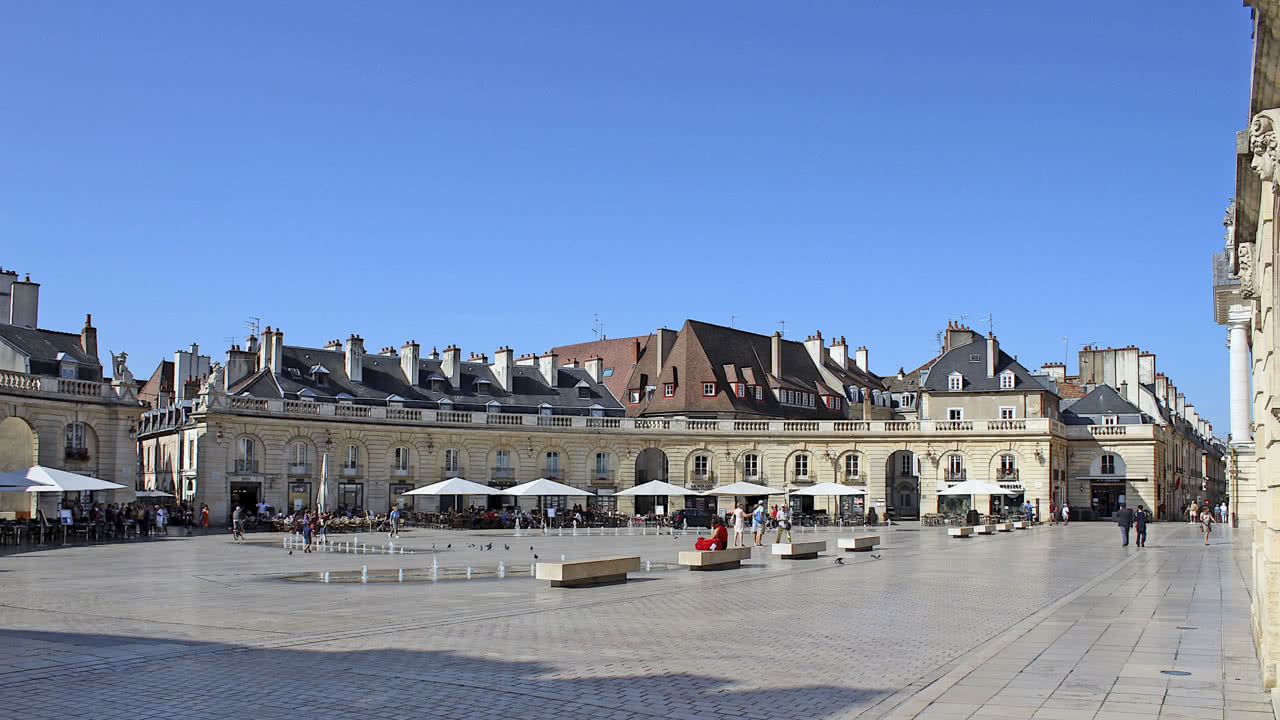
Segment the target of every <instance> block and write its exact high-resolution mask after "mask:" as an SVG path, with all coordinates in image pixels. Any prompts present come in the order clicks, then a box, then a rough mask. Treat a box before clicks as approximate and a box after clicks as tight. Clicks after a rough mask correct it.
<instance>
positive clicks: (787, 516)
mask: <svg viewBox="0 0 1280 720" xmlns="http://www.w3.org/2000/svg"><path fill="white" fill-rule="evenodd" d="M784 532H785V533H786V534H787V542H791V508H789V507H787V506H786V505H785V504H784V505H783V506H782V507H780V508H778V533H777V537H775V538H774V539H773V542H774V543H775V544H776V543H780V542H782V533H784Z"/></svg>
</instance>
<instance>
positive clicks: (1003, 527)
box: [996, 522, 1013, 532]
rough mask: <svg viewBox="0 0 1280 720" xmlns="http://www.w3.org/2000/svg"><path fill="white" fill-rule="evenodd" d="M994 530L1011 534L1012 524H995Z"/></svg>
mask: <svg viewBox="0 0 1280 720" xmlns="http://www.w3.org/2000/svg"><path fill="white" fill-rule="evenodd" d="M996 530H998V531H1000V532H1013V523H1011V522H1002V523H996Z"/></svg>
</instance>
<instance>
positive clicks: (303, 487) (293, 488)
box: [283, 480, 311, 513]
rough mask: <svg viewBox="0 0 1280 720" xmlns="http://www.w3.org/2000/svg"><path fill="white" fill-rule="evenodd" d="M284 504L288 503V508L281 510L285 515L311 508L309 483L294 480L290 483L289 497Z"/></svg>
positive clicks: (308, 481)
mask: <svg viewBox="0 0 1280 720" xmlns="http://www.w3.org/2000/svg"><path fill="white" fill-rule="evenodd" d="M286 502H288V507H287V508H283V511H284V512H286V513H296V512H301V511H303V510H305V509H307V508H309V507H311V481H310V480H294V481H292V482H290V483H289V495H288V498H287V499H286Z"/></svg>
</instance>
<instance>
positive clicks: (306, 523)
mask: <svg viewBox="0 0 1280 720" xmlns="http://www.w3.org/2000/svg"><path fill="white" fill-rule="evenodd" d="M302 552H304V553H309V552H311V513H307V514H305V515H303V516H302Z"/></svg>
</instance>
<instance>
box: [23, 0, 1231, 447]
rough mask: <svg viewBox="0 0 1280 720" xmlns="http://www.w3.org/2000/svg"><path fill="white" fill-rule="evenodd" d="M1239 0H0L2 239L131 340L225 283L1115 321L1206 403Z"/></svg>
mask: <svg viewBox="0 0 1280 720" xmlns="http://www.w3.org/2000/svg"><path fill="white" fill-rule="evenodd" d="M1238 5H1239V3H1230V2H1228V3H1216V2H1204V1H1203V0H1183V1H1181V2H1168V3H1161V4H1160V5H1159V7H1158V8H1155V7H1153V6H1151V5H1150V4H1146V5H1144V4H1142V3H1125V2H1115V1H1114V0H1096V1H1094V2H1071V3H1050V2H1025V0H1016V1H1015V0H1003V1H999V2H982V3H957V2H953V1H952V0H945V1H943V0H932V1H928V2H912V3H902V2H869V1H867V2H845V3H778V2H743V1H741V0H734V1H733V2H697V3H688V2H643V3H641V2H632V3H613V2H610V3H601V2H579V3H568V2H539V3H531V2H511V3H504V2H485V3H425V2H403V3H400V2H379V3H372V4H370V3H364V4H356V3H348V2H315V1H310V0H308V1H307V2H267V3H260V2H224V3H201V4H195V3H170V2H163V3H159V2H158V3H141V2H120V3H88V2H16V1H13V0H10V1H9V2H5V3H3V5H0V66H2V67H4V68H5V70H4V71H3V72H2V73H0V97H2V98H3V101H2V102H3V105H4V108H3V112H0V137H3V150H0V237H2V238H3V245H2V246H0V265H3V266H5V267H7V268H16V269H18V270H19V271H21V272H30V273H31V275H32V276H33V279H35V280H38V281H40V282H41V283H42V284H43V286H42V297H41V310H42V312H41V325H42V326H45V327H49V328H54V329H67V330H76V329H78V328H79V327H80V325H81V323H82V322H83V318H84V313H85V312H92V313H93V315H94V320H95V322H96V324H97V326H98V327H99V333H100V337H101V338H102V340H101V343H102V352H103V357H106V350H107V349H108V348H110V349H114V350H116V351H119V350H121V349H126V350H128V351H129V352H130V361H131V366H132V370H133V371H134V374H135V375H139V376H146V375H148V374H149V373H150V372H151V370H152V369H154V367H155V363H156V362H158V361H159V360H160V359H161V358H162V357H163V356H168V357H172V352H173V351H174V350H175V349H177V348H179V347H182V346H185V345H187V344H189V343H191V342H193V341H198V342H199V343H200V344H201V346H202V347H203V348H205V349H207V350H210V351H213V355H214V357H215V359H218V358H220V357H221V355H222V353H223V352H224V351H225V349H226V346H227V343H226V342H225V341H224V338H225V337H226V336H230V335H241V336H242V335H243V334H244V329H243V326H242V323H243V321H244V319H245V318H247V317H250V316H258V317H261V318H262V322H263V323H264V324H269V325H273V326H280V327H283V328H284V329H285V332H286V338H285V341H286V342H288V343H291V344H309V345H319V344H322V343H323V342H324V341H326V340H328V339H331V338H338V337H341V338H344V339H345V338H346V337H347V335H349V334H350V333H352V332H356V333H359V334H361V335H362V336H363V337H364V338H365V340H366V344H367V345H368V346H369V347H370V348H372V349H373V350H376V349H377V348H379V347H381V346H383V345H395V346H397V347H398V346H399V345H400V344H401V343H403V342H404V341H405V340H407V339H409V338H414V339H417V340H418V341H419V342H421V343H423V344H425V345H427V346H430V345H440V346H442V347H443V346H445V345H448V344H450V343H457V344H458V345H460V346H461V347H462V348H463V349H464V351H470V350H476V351H484V352H486V353H492V351H493V349H494V348H495V347H497V346H499V345H508V344H509V345H511V346H512V347H514V348H515V349H516V350H517V352H529V351H542V350H545V349H546V348H548V347H550V346H552V345H554V344H561V343H570V342H575V341H582V340H588V339H590V338H591V337H592V334H591V329H592V314H593V313H598V314H599V315H600V317H601V318H602V319H603V321H604V322H605V332H606V334H608V335H609V336H615V337H616V336H623V335H631V334H640V333H646V332H649V331H651V330H652V329H653V328H656V327H658V326H661V325H669V326H671V327H678V326H679V325H680V323H682V322H683V320H684V319H685V318H697V319H700V320H705V321H709V322H719V323H723V324H729V322H730V318H731V316H733V317H734V318H735V319H734V322H735V324H736V325H737V326H738V327H742V328H747V329H751V330H756V331H759V332H762V333H770V332H772V331H773V330H774V329H776V328H777V327H778V325H777V321H779V320H785V321H786V329H787V334H788V336H790V337H793V338H794V337H799V338H803V337H804V336H805V335H808V334H809V333H811V332H813V331H814V330H822V331H823V334H824V335H826V336H828V337H829V336H831V335H834V334H842V335H846V336H847V337H848V338H849V340H850V341H851V342H853V343H854V344H866V345H868V346H869V347H870V349H871V364H872V369H873V370H875V371H877V372H880V373H886V374H887V373H890V372H895V371H896V370H897V368H898V366H900V365H901V366H906V367H907V368H908V369H910V368H912V367H913V366H916V365H919V364H920V363H922V362H923V361H925V360H927V359H928V358H929V357H931V355H932V353H933V350H934V348H935V341H934V337H935V333H936V332H937V331H938V330H939V329H941V328H942V327H944V326H945V325H946V322H947V320H948V319H949V318H959V317H961V316H967V317H968V321H969V324H970V325H973V326H974V327H978V328H981V329H985V327H986V326H985V324H983V323H981V322H980V321H979V318H982V317H985V316H986V315H987V314H988V313H990V314H992V315H994V317H995V330H996V333H997V335H998V336H999V337H1000V340H1001V343H1002V346H1004V347H1005V348H1006V349H1007V350H1008V351H1009V352H1013V353H1017V354H1018V356H1019V359H1020V360H1021V361H1022V362H1023V363H1024V364H1025V365H1028V366H1029V367H1038V366H1039V365H1040V363H1042V362H1045V361H1050V360H1061V359H1062V358H1063V350H1064V347H1063V342H1062V341H1061V340H1060V338H1062V337H1068V338H1070V345H1071V353H1070V367H1071V368H1074V366H1075V351H1076V350H1077V349H1078V348H1079V346H1080V345H1082V344H1084V343H1086V342H1097V343H1100V344H1102V345H1116V346H1119V345H1127V344H1130V343H1132V344H1136V345H1139V346H1141V347H1142V348H1144V349H1148V350H1151V351H1153V352H1155V353H1157V355H1158V360H1157V363H1158V369H1160V370H1162V371H1164V372H1165V373H1167V374H1169V375H1171V376H1172V378H1173V380H1174V382H1176V383H1177V384H1178V385H1179V387H1180V388H1182V389H1184V390H1185V391H1186V393H1187V397H1188V398H1189V399H1190V400H1191V401H1192V402H1194V403H1195V404H1196V406H1197V408H1199V409H1200V410H1201V411H1202V412H1203V413H1204V414H1206V415H1207V416H1208V417H1209V418H1210V419H1211V420H1213V421H1215V423H1216V426H1217V427H1216V429H1217V430H1218V431H1219V433H1220V434H1222V435H1224V436H1225V433H1226V429H1227V428H1226V424H1227V413H1226V403H1227V367H1226V362H1227V355H1226V350H1225V348H1224V344H1223V340H1224V337H1225V331H1224V330H1223V328H1221V327H1219V326H1217V325H1214V324H1213V321H1212V303H1211V294H1210V266H1209V255H1210V253H1211V252H1215V251H1218V250H1220V249H1221V247H1222V228H1221V225H1220V221H1221V217H1222V211H1223V207H1224V205H1225V202H1226V199H1227V198H1228V197H1229V196H1230V195H1231V193H1232V190H1233V187H1234V185H1233V164H1232V163H1233V152H1234V133H1235V131H1236V130H1239V129H1242V128H1244V127H1245V126H1246V125H1247V122H1248V117H1247V112H1248V108H1247V98H1248V78H1249V53H1250V43H1251V40H1250V37H1249V31H1250V25H1249V11H1248V9H1245V8H1241V7H1239V6H1238Z"/></svg>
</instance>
